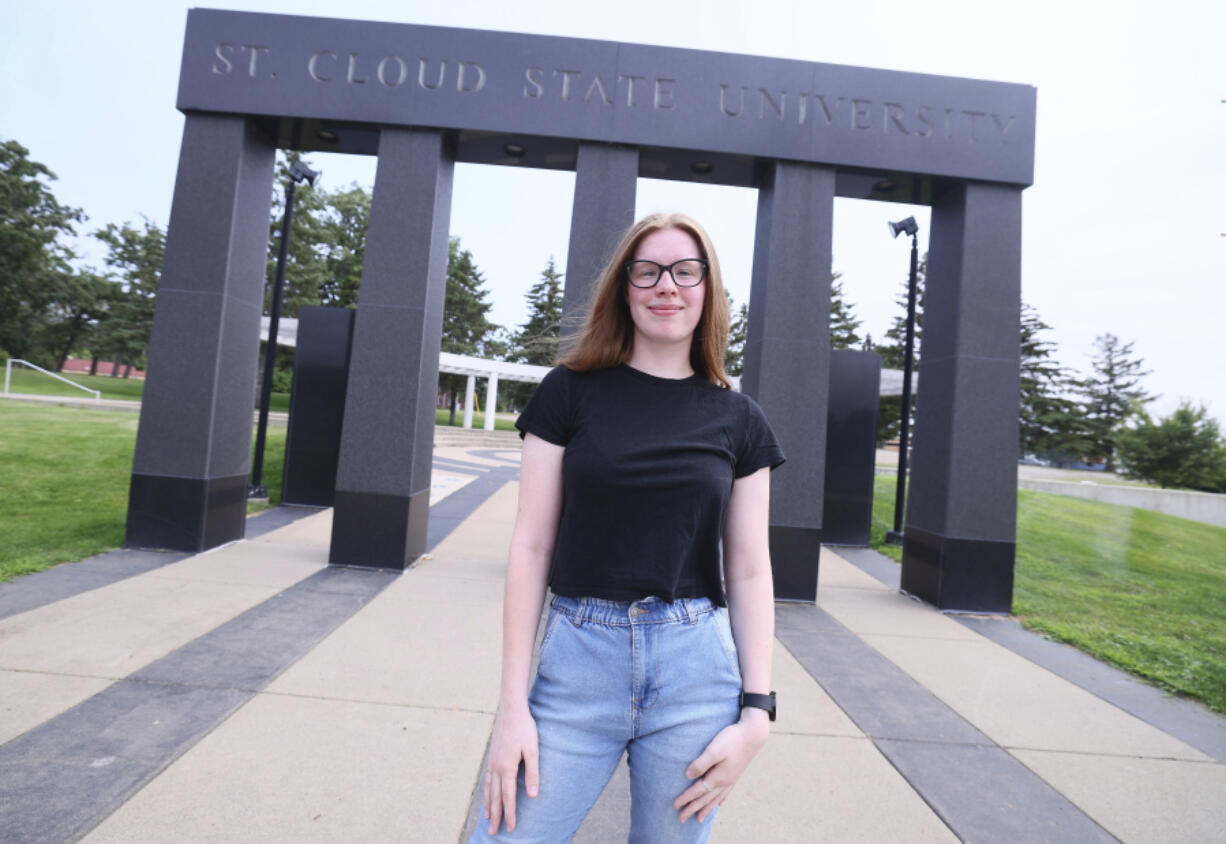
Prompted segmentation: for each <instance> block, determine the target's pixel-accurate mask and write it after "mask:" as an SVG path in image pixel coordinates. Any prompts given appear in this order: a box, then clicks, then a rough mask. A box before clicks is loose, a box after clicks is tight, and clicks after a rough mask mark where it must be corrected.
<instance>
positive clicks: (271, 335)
mask: <svg viewBox="0 0 1226 844" xmlns="http://www.w3.org/2000/svg"><path fill="white" fill-rule="evenodd" d="M318 178H319V171H318V170H312V169H311V168H310V167H307V166H306V165H305V164H303V163H302V162H301V161H295V162H294V163H293V164H291V165H290V168H289V181H288V182H286V183H285V216H284V217H282V218H281V246H280V248H279V249H278V250H277V274H276V276H275V277H274V279H273V283H272V309H271V310H270V311H269V317H268V344H267V346H266V347H265V348H264V380H263V381H262V382H261V383H260V421H259V424H258V425H257V426H256V433H255V459H254V460H253V461H252V464H251V485H250V486H248V487H247V497H248V498H267V497H268V487H266V486H265V485H264V440H265V437H266V436H267V433H268V403H269V401H271V400H272V374H273V368H274V366H275V364H276V362H277V328H278V323H280V321H281V288H282V287H283V286H284V284H285V259H286V256H288V255H289V235H290V228H291V227H292V226H293V224H294V185H296V184H297V183H298V182H308V183H309V184H311V185H312V186H313V185H314V184H315V180H316V179H318Z"/></svg>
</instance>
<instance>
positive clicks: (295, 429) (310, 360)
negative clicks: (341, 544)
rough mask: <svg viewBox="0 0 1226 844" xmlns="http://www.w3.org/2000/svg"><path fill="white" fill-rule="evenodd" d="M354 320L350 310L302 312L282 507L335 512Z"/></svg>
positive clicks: (304, 309)
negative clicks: (293, 506)
mask: <svg viewBox="0 0 1226 844" xmlns="http://www.w3.org/2000/svg"><path fill="white" fill-rule="evenodd" d="M353 317H354V312H353V310H351V309H349V308H321V307H315V306H310V305H305V306H303V307H302V308H300V309H299V310H298V336H297V346H296V347H295V348H294V386H293V391H292V393H291V397H290V405H289V426H288V428H287V430H286V432H285V468H284V471H283V475H282V481H281V502H282V503H283V504H306V505H309V506H312V507H331V506H332V504H333V501H334V499H335V497H336V463H337V459H338V457H339V456H340V450H341V425H342V424H343V422H344V420H345V390H346V386H347V384H348V382H349V352H350V349H351V348H352V346H353Z"/></svg>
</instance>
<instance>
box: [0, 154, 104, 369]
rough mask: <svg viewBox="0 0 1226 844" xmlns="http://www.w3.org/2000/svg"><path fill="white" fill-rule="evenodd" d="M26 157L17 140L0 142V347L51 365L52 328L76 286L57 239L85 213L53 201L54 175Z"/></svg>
mask: <svg viewBox="0 0 1226 844" xmlns="http://www.w3.org/2000/svg"><path fill="white" fill-rule="evenodd" d="M29 156H30V151H29V150H28V149H26V148H25V147H23V146H22V145H21V144H19V143H17V142H16V141H2V142H0V349H3V350H4V351H6V352H8V353H9V354H10V355H12V356H13V357H17V358H24V359H27V360H32V361H33V362H35V363H38V364H39V365H41V366H53V365H54V363H55V357H56V355H57V353H58V349H56V348H55V346H56V341H55V339H54V337H53V336H51V335H52V334H53V332H52V331H51V326H52V325H53V324H54V323H56V322H58V321H59V320H61V319H62V318H63V313H62V312H61V311H62V309H61V311H57V306H61V305H64V304H66V302H65V298H64V297H65V296H66V295H67V296H71V295H72V292H73V288H74V282H73V280H72V279H73V275H74V274H73V272H72V270H71V269H70V268H69V261H70V260H71V259H72V257H73V255H72V252H71V251H70V250H69V249H68V248H67V247H65V246H64V245H63V244H61V243H60V240H59V239H60V236H61V235H72V234H75V229H74V226H73V224H74V223H79V222H81V221H82V220H84V215H83V214H82V213H81V211H80V209H77V208H70V207H68V206H66V205H61V204H60V203H59V202H58V201H57V200H56V198H55V194H54V193H52V191H51V188H50V186H49V183H50V182H53V181H55V178H56V176H55V174H54V173H52V172H51V171H50V170H49V169H48V168H47V167H46V166H44V165H43V164H40V163H39V162H37V161H31V160H30V157H29Z"/></svg>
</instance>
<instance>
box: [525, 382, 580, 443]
mask: <svg viewBox="0 0 1226 844" xmlns="http://www.w3.org/2000/svg"><path fill="white" fill-rule="evenodd" d="M570 380H571V375H570V372H569V370H567V369H566V367H564V366H555V367H554V368H553V369H551V370H550V371H549V372H548V374H546V375H545V377H544V378H543V379H542V380H541V383H540V384H539V385H538V386H537V388H536V390H535V391H534V392H533V393H532V398H530V399H528V404H527V406H526V407H525V408H524V409H523V412H521V413H520V414H519V418H518V419H516V420H515V427H516V428H518V429H519V437H520V439H523V437H524V435H525V434H535V435H536V436H538V437H540V438H541V439H543V440H545V441H546V442H551V443H553V444H554V445H563V446H564V445H566V444H567V443H568V442H570V434H571V413H570Z"/></svg>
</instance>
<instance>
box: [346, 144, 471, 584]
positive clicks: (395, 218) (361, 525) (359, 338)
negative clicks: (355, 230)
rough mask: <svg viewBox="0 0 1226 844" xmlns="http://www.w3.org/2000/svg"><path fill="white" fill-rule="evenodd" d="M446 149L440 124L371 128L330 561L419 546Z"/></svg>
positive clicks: (391, 559)
mask: <svg viewBox="0 0 1226 844" xmlns="http://www.w3.org/2000/svg"><path fill="white" fill-rule="evenodd" d="M453 160H454V159H453V155H452V151H451V149H450V144H449V142H448V140H447V138H446V137H445V136H444V135H443V133H441V132H434V131H425V130H420V131H419V130H415V129H391V128H385V129H383V130H382V132H381V134H380V138H379V166H378V170H377V172H376V175H375V190H374V196H373V198H372V203H371V210H370V228H369V230H368V232H367V237H366V256H365V259H364V261H363V263H362V286H361V290H360V292H359V296H358V309H357V315H356V318H355V322H354V332H353V351H352V353H351V356H350V364H349V385H348V389H347V391H346V397H345V421H344V425H343V428H342V432H341V449H340V459H339V463H338V466H337V472H336V498H335V505H334V507H335V509H334V511H333V517H332V548H331V552H330V554H329V557H328V559H329V561H330V562H332V563H336V564H341V565H350V566H369V567H372V568H393V569H402V568H405V567H406V566H408V565H409V564H410V563H412V562H413V560H415V559H416V558H417V557H418V556H419V555H421V554H422V552H424V551H425V547H426V522H427V519H428V517H429V506H430V459H431V453H432V451H433V448H434V405H435V398H436V396H437V390H438V355H439V345H440V343H441V342H442V332H443V294H444V291H445V289H446V283H447V231H448V225H449V223H450V218H451V181H452V171H453V167H454V165H453Z"/></svg>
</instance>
